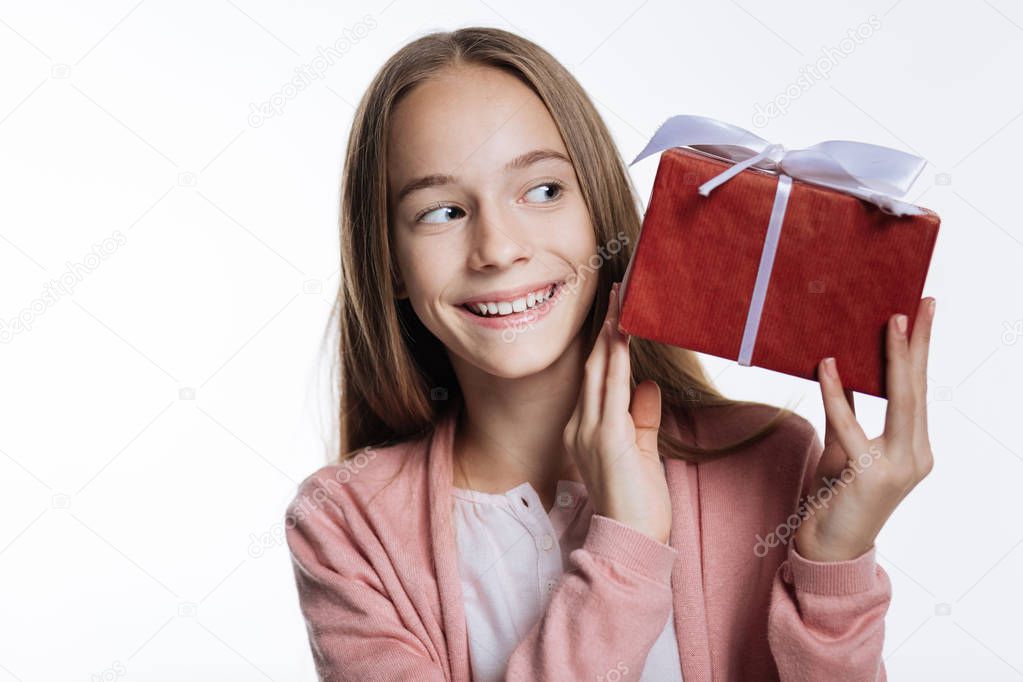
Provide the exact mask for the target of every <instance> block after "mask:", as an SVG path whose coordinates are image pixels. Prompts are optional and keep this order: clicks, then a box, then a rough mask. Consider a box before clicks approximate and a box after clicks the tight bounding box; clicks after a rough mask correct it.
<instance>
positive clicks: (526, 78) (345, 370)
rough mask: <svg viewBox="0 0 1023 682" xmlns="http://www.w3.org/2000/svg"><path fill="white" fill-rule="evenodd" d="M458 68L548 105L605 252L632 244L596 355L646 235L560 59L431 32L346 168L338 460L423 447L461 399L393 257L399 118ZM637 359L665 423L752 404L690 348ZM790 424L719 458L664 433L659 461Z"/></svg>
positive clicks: (644, 350) (337, 312)
mask: <svg viewBox="0 0 1023 682" xmlns="http://www.w3.org/2000/svg"><path fill="white" fill-rule="evenodd" d="M459 65H482V66H489V67H493V68H497V69H501V70H503V71H505V72H506V73H509V74H512V75H514V76H515V77H517V78H518V79H519V80H521V81H522V82H523V83H525V84H526V85H527V86H528V87H529V88H530V89H531V90H532V91H533V92H534V93H536V95H537V96H538V97H539V98H540V100H541V101H542V102H543V103H544V105H545V106H546V107H547V110H548V111H549V112H550V114H551V116H552V118H553V119H554V122H555V124H556V125H557V127H558V130H559V132H560V134H561V137H562V140H563V141H564V144H565V147H566V148H567V150H568V155H569V157H570V159H571V161H572V164H573V165H574V167H575V172H576V174H577V176H578V178H579V186H580V189H581V193H582V196H583V200H584V201H585V204H586V207H587V209H588V211H589V215H590V219H591V222H592V224H593V228H594V231H595V233H596V241H597V244H609V243H610V242H612V241H618V242H619V243H622V245H621V248H619V250H618V251H617V252H615V253H609V252H608V253H607V254H606V255H607V258H606V260H604V262H603V263H602V264H601V266H600V267H599V268H598V269H597V270H596V274H595V276H596V277H597V295H596V297H595V300H594V302H593V305H592V306H591V309H590V312H589V315H588V316H587V318H586V321H585V322H584V325H583V330H582V332H581V333H584V334H586V337H585V338H586V339H587V344H586V345H585V347H586V348H587V349H589V348H592V344H593V342H594V340H595V339H596V338H597V336H596V335H597V334H598V333H599V331H600V327H601V324H602V322H603V320H604V316H605V313H606V310H607V305H608V296H609V294H610V288H611V285H612V284H613V283H614V282H618V281H620V280H621V279H622V277H623V275H624V274H625V269H626V267H627V265H628V262H629V259H630V256H631V254H632V250H633V248H634V246H635V243H636V240H637V239H638V237H639V231H640V225H641V218H640V216H641V213H642V204H641V202H640V201H639V199H638V195H637V192H636V190H635V187H634V186H633V184H632V180H631V178H630V176H629V174H628V169H627V167H626V166H625V164H624V162H623V160H622V158H621V156H620V154H619V153H618V150H617V148H616V147H615V144H614V141H613V139H612V137H611V135H610V133H609V132H608V130H607V128H606V126H605V125H604V122H603V120H602V119H601V117H600V115H599V113H598V112H597V110H596V108H595V107H594V106H593V103H592V102H591V101H590V99H589V97H588V96H587V95H586V93H585V91H584V90H583V88H582V87H581V86H580V85H579V83H578V82H577V81H576V79H575V78H574V77H573V76H572V74H571V73H569V72H568V70H567V69H565V68H564V67H563V66H562V65H561V64H560V63H559V62H558V61H557V60H556V59H555V58H554V57H553V56H551V55H550V54H549V53H548V52H546V51H545V50H543V49H542V48H541V47H539V46H538V45H536V44H535V43H533V42H530V41H529V40H526V39H525V38H522V37H521V36H518V35H516V34H514V33H510V32H508V31H503V30H500V29H497V28H489V27H472V28H462V29H458V30H455V31H450V32H437V33H431V34H429V35H426V36H423V37H420V38H418V39H416V40H413V41H412V42H410V43H408V44H406V45H405V46H403V47H402V48H401V49H399V50H398V51H397V52H396V53H395V54H394V55H393V56H392V57H391V58H390V59H388V60H387V62H386V63H385V64H384V65H383V66H382V67H381V68H380V70H379V71H378V72H377V74H376V75H375V77H374V78H373V81H372V82H371V83H370V85H369V87H368V88H367V90H366V92H365V94H364V95H363V97H362V99H361V100H360V102H359V105H358V108H357V110H356V112H355V118H354V121H353V123H352V129H351V135H350V136H349V138H348V143H347V150H346V155H345V161H344V169H343V176H342V185H341V205H340V221H339V222H340V246H341V276H340V281H339V285H338V292H337V302H336V305H335V307H334V310H333V313H332V315H331V319H330V325H331V328H332V327H333V325H334V323H335V321H336V323H337V337H336V340H337V344H338V348H337V355H336V356H335V357H334V361H335V363H336V364H334V366H333V371H334V374H335V377H336V379H337V381H338V384H337V388H338V389H339V393H338V394H337V397H338V398H339V403H340V404H339V406H338V411H337V416H338V436H339V442H338V448H339V452H338V453H337V461H344V460H346V459H348V458H349V457H352V456H354V455H355V454H356V453H357V452H358V451H360V450H361V449H362V448H365V447H371V446H385V445H388V444H391V443H397V442H401V441H404V440H406V439H409V438H413V437H418V436H421V435H425V434H427V433H429V432H430V430H431V429H432V428H433V426H434V424H435V423H436V422H437V421H438V419H439V418H441V417H442V416H443V414H444V412H445V411H446V410H447V409H449V406H451V405H453V403H454V401H456V400H460V399H461V393H460V389H459V387H458V382H457V380H456V377H455V374H454V371H453V369H452V367H451V364H450V361H449V359H448V356H447V354H446V352H445V349H444V347H443V345H442V344H441V342H440V341H439V340H438V339H437V338H436V337H435V336H434V335H433V334H432V333H431V332H430V331H429V330H427V329H426V327H425V326H424V325H423V324H422V323H421V322H420V320H419V318H418V316H417V315H416V314H415V312H414V311H413V309H412V307H411V305H410V303H409V301H408V299H398V298H397V297H396V293H397V291H398V282H399V279H400V278H399V273H398V269H397V265H396V261H395V259H394V257H393V255H392V252H391V244H390V239H391V236H390V231H389V222H390V221H389V218H388V187H387V139H388V136H387V133H388V130H389V125H390V122H391V113H392V111H393V110H394V108H395V106H396V105H397V104H398V102H400V101H401V99H402V97H404V96H405V95H407V94H408V93H409V92H410V91H411V90H412V89H413V88H415V87H416V85H418V84H420V83H422V82H424V81H425V80H427V79H429V78H430V77H432V76H434V75H436V74H437V73H438V72H439V71H441V70H442V69H445V68H449V67H453V66H459ZM622 233H624V238H623V237H622V236H621V235H622ZM616 235H617V236H616ZM608 251H609V250H608ZM630 356H631V364H632V378H631V380H630V385H631V388H632V389H633V390H634V389H635V387H636V385H637V384H638V383H640V382H642V381H644V380H646V379H653V380H655V381H656V382H657V383H658V385H659V386H660V389H661V396H662V401H661V409H662V417H663V416H664V415H666V414H667V413H668V412H669V411H671V412H672V413H673V414H674V415H676V416H679V415H681V417H682V419H683V420H684V423H685V424H687V425H690V426H691V425H692V424H693V419H692V417H693V414H694V412H695V411H696V410H703V409H709V408H726V409H727V408H728V407H735V406H738V405H741V404H749V402H748V401H737V400H731V399H728V398H726V397H725V396H724V395H722V394H721V393H720V392H719V391H718V390H717V389H716V388H715V387H714V386H713V384H712V382H711V381H710V379H708V377H707V375H706V373H705V372H704V369H703V366H702V365H701V363H700V361H699V358H697V356H696V354H695V353H694V352H692V351H690V350H685V349H681V348H675V347H672V346H668V345H664V344H659V343H655V342H652V341H648V340H645V339H641V338H638V337H634V338H633V339H632V341H631V343H630ZM790 414H791V411H790V410H789V409H788V408H777V411H776V413H775V414H774V415H772V417H771V418H770V419H769V420H767V421H766V423H765V424H763V425H760V426H759V427H758V428H756V429H754V430H753V431H752V432H751V433H749V434H747V435H746V436H744V437H742V438H741V439H740V440H738V441H736V442H733V443H729V444H727V445H725V446H720V447H716V448H703V447H699V446H696V445H690V444H687V443H683V442H682V441H680V440H678V439H677V438H674V437H673V436H671V435H670V434H669V433H667V432H666V429H661V432H660V435H659V440H658V445H659V448H660V449H659V452H660V453H661V454H662V455H663V456H667V457H676V458H680V459H687V460H689V461H701V460H708V459H713V458H716V457H721V456H724V455H727V454H730V453H733V452H736V451H739V450H741V449H743V448H745V447H747V446H749V445H751V444H752V443H755V442H756V441H758V440H760V439H762V438H764V437H766V436H767V435H768V434H769V433H771V432H772V431H773V430H774V429H775V428H776V427H777V426H778V424H779V423H781V422H782V421H783V420H784V419H785V418H786V417H788V416H789V415H790ZM662 423H663V422H662Z"/></svg>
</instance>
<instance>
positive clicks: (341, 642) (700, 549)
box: [286, 402, 891, 682]
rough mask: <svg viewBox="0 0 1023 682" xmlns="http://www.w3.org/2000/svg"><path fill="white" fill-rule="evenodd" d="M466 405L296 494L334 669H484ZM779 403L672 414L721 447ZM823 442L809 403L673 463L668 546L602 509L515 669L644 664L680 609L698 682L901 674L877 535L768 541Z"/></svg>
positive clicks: (311, 586) (293, 543) (609, 674)
mask: <svg viewBox="0 0 1023 682" xmlns="http://www.w3.org/2000/svg"><path fill="white" fill-rule="evenodd" d="M459 411H460V405H459V404H458V403H457V402H455V403H454V404H453V405H452V406H451V409H449V410H448V411H447V413H446V416H444V417H442V418H441V419H440V420H439V422H438V424H436V427H435V428H434V429H432V431H431V433H430V434H428V435H427V436H424V437H422V438H420V439H414V440H411V441H407V442H405V443H401V444H397V445H391V446H389V447H386V448H379V449H373V448H370V449H367V450H366V451H364V452H363V453H361V454H360V455H359V456H358V457H356V458H354V459H352V460H349V461H348V462H346V463H344V464H340V465H330V466H326V467H323V468H321V469H320V470H318V471H317V472H315V473H314V474H312V475H311V476H309V477H308V478H307V479H306V480H305V481H303V482H302V484H301V486H300V489H299V491H298V493H297V495H296V496H295V499H294V500H293V501H292V502H291V504H290V505H289V506H288V511H287V517H286V527H287V541H288V546H289V548H290V551H291V556H292V562H293V566H294V574H295V579H296V583H297V587H298V597H299V603H300V606H301V609H302V613H303V616H304V617H305V620H306V624H307V630H308V635H309V640H310V644H311V647H312V653H313V658H314V660H315V663H316V668H317V671H318V673H319V675H320V678H321V679H324V680H358V681H359V682H371V681H377V680H379V681H381V682H382V681H387V682H391V681H393V680H429V681H430V682H440V681H442V680H444V681H458V682H468V681H469V680H470V678H471V673H470V664H469V656H468V640H467V633H466V625H465V617H464V613H463V604H462V595H461V587H460V579H459V572H458V556H457V547H456V538H455V535H454V527H453V524H452V521H451V509H452V505H453V503H454V502H453V498H452V495H451V488H452V478H451V471H452V469H451V453H452V442H453V435H454V429H455V423H456V419H457V415H458V413H459ZM772 411H773V408H772V407H770V406H766V405H760V404H744V405H740V406H738V407H736V408H718V407H715V408H702V409H698V410H696V411H695V414H696V416H695V435H694V433H693V432H690V431H689V430H688V429H686V428H684V426H682V421H681V420H678V419H676V418H675V417H674V415H666V419H665V420H664V422H665V423H662V428H668V429H671V430H672V431H671V432H672V433H673V434H675V435H676V436H679V437H680V438H682V439H683V440H684V441H686V442H689V443H694V442H695V443H698V444H700V445H703V446H713V445H719V444H725V443H727V442H731V441H732V440H734V439H736V437H738V436H740V435H742V434H744V433H746V432H748V430H749V429H750V427H755V426H758V425H760V424H762V423H764V422H765V421H766V420H767V418H768V417H769V416H770V414H771V412H772ZM820 454H821V443H820V440H819V438H818V436H817V433H816V431H815V430H814V428H813V425H812V424H810V423H809V422H808V421H807V420H806V419H804V418H802V417H799V416H794V417H793V418H790V419H788V420H787V421H786V422H785V423H784V424H783V425H782V426H781V427H780V428H779V430H778V431H776V432H775V433H773V434H772V435H771V436H769V437H768V438H767V439H765V440H763V441H761V442H760V443H758V444H757V445H755V446H752V447H750V448H747V449H746V450H744V451H742V452H741V453H739V454H735V455H731V456H728V457H725V458H723V459H719V460H716V461H713V462H708V463H704V464H699V465H693V464H690V463H687V462H685V461H682V460H676V459H671V458H669V459H666V460H665V463H666V467H665V468H666V472H667V477H668V486H669V490H670V494H671V504H672V513H673V522H672V530H671V537H670V539H669V542H668V545H665V544H662V543H659V542H657V541H656V540H654V539H653V538H650V537H648V536H646V535H644V534H642V533H640V532H639V531H636V530H633V529H632V528H630V527H629V526H626V525H624V524H621V523H618V522H617V521H614V520H612V519H610V518H607V517H605V516H601V515H599V514H594V515H593V516H592V518H591V521H590V527H589V531H588V533H587V536H586V539H585V541H584V543H583V546H582V547H581V548H579V549H576V550H575V551H573V552H572V553H571V555H570V557H569V558H570V561H569V565H567V566H566V567H565V573H564V575H563V576H562V579H561V582H560V583H559V584H558V586H557V588H556V589H555V591H554V593H553V595H552V597H551V600H550V602H549V605H548V607H547V610H546V612H545V613H544V615H543V617H542V618H541V619H540V620H539V622H538V623H537V624H536V625H535V626H534V627H533V628H532V630H530V632H529V633H528V634H527V635H526V637H525V638H524V639H523V640H522V642H521V643H520V644H519V645H518V647H517V648H516V649H515V651H514V652H513V654H512V656H511V658H510V660H509V664H508V672H507V678H506V679H509V680H611V679H622V678H623V677H624V678H627V677H628V672H625V671H633V672H634V673H635V674H638V671H639V670H641V669H642V667H643V662H644V660H645V658H646V655H647V653H648V651H649V650H650V648H651V646H652V645H653V643H654V641H655V640H656V639H657V636H658V634H659V633H660V631H661V629H662V626H663V624H664V620H665V619H666V618H667V617H668V614H669V613H670V612H671V610H672V606H674V614H675V615H674V618H675V631H676V633H677V637H678V647H679V653H680V657H681V662H682V673H683V676H684V678H685V680H686V682H703V681H705V680H711V679H717V680H744V681H745V680H779V679H780V680H793V681H794V680H807V681H810V680H812V681H814V682H818V681H821V680H843V681H849V680H875V681H876V680H885V679H886V675H885V670H884V665H883V663H882V662H881V651H882V645H883V641H884V616H885V613H886V611H887V609H888V604H889V602H890V599H891V583H890V582H889V580H888V576H887V574H886V573H885V572H884V570H883V569H882V568H881V567H880V566H878V565H877V564H876V563H875V560H874V549H873V548H871V549H870V550H868V551H867V552H866V553H864V554H863V555H862V556H860V557H857V558H856V559H852V560H850V561H843V562H814V561H809V560H807V559H805V558H803V557H801V556H800V555H799V554H798V553H796V552H795V551H794V549H793V548H792V545H791V542H789V543H788V544H785V543H778V544H776V545H775V546H774V547H773V548H771V549H769V550H767V553H766V555H765V556H763V557H761V556H759V555H758V554H763V553H764V552H763V551H760V552H759V553H757V552H755V551H754V549H755V547H756V545H757V542H758V538H766V537H768V534H769V533H771V532H772V531H777V529H778V528H779V527H782V526H784V525H785V524H786V523H787V521H786V519H787V518H788V517H789V515H790V514H792V513H793V512H794V511H795V509H796V507H797V504H798V501H799V497H800V495H803V494H808V493H809V492H810V487H811V485H812V476H813V472H814V468H815V465H816V462H817V460H818V458H819V457H820ZM403 465H404V466H403ZM392 479H393V480H392ZM388 481H391V482H390V484H388ZM690 482H692V483H690ZM694 494H695V496H696V499H695V500H694ZM694 509H695V511H694ZM793 518H795V517H793ZM761 549H762V546H761Z"/></svg>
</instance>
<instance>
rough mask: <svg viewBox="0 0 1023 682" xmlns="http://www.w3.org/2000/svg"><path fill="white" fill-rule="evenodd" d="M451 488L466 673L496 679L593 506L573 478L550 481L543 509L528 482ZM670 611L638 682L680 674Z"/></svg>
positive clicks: (477, 680)
mask: <svg viewBox="0 0 1023 682" xmlns="http://www.w3.org/2000/svg"><path fill="white" fill-rule="evenodd" d="M452 494H453V495H454V498H455V508H454V519H453V520H454V523H455V528H456V535H457V539H458V552H459V570H460V573H461V581H462V596H463V599H464V603H465V617H466V627H467V629H468V633H469V657H470V661H471V664H472V677H473V680H474V682H489V681H490V680H503V679H504V673H505V669H506V668H507V666H508V659H509V657H510V656H511V654H512V651H514V650H515V647H516V646H518V643H519V642H521V641H522V639H523V638H524V637H525V636H526V634H527V633H528V632H529V630H530V628H532V627H533V625H535V624H536V622H537V621H538V620H539V619H540V617H541V616H542V615H543V612H544V610H545V609H546V608H547V603H548V602H549V601H550V596H551V594H552V593H553V592H554V589H555V587H556V586H557V584H558V582H559V580H560V579H561V575H562V574H563V573H564V567H565V566H567V565H569V564H568V555H569V554H570V553H571V552H572V551H573V550H575V549H578V548H579V547H581V546H582V544H583V540H585V538H586V532H587V530H588V529H589V525H590V517H591V516H592V515H593V507H592V505H591V504H590V502H589V499H588V496H587V494H586V486H585V485H584V484H582V483H580V482H578V481H564V480H562V481H558V487H557V497H556V498H555V500H556V501H555V503H554V506H553V507H552V508H551V510H550V512H546V511H544V508H543V503H542V502H541V501H540V496H539V495H537V493H536V491H535V490H533V486H532V485H531V484H530V483H529V482H528V481H527V482H525V483H522V484H520V485H518V486H516V487H514V488H512V489H511V490H509V491H507V492H505V493H503V494H502V493H482V492H478V491H475V490H469V489H467V488H459V487H457V486H456V487H453V488H452ZM673 615H674V614H672V613H669V615H668V620H667V622H666V623H665V624H664V629H663V630H662V631H661V634H660V635H659V636H658V638H657V641H655V642H654V645H653V647H652V648H651V649H650V653H649V654H648V655H647V659H646V664H645V665H644V666H643V673H642V675H641V676H640V677H639V680H640V681H641V682H651V681H654V680H656V681H657V682H681V680H682V663H681V661H680V660H679V655H678V642H677V640H676V639H675V626H674V617H673ZM609 616H610V614H609Z"/></svg>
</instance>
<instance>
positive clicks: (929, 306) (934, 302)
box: [927, 298, 938, 317]
mask: <svg viewBox="0 0 1023 682" xmlns="http://www.w3.org/2000/svg"><path fill="white" fill-rule="evenodd" d="M937 305H938V299H936V298H932V299H931V300H930V302H929V303H928V304H927V314H928V315H930V316H931V317H934V308H935V307H936V306H937Z"/></svg>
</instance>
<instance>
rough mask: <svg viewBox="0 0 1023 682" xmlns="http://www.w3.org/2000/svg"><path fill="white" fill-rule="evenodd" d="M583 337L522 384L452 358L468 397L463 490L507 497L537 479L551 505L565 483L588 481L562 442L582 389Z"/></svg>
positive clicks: (458, 473) (458, 480) (459, 456)
mask: <svg viewBox="0 0 1023 682" xmlns="http://www.w3.org/2000/svg"><path fill="white" fill-rule="evenodd" d="M581 336H582V335H579V336H577V337H576V339H575V340H574V341H573V342H572V344H571V345H570V346H569V347H568V349H566V351H565V352H564V353H563V354H562V355H561V357H560V358H558V359H557V360H556V361H555V362H554V363H552V364H551V365H550V366H549V367H547V368H546V369H544V370H543V371H541V372H537V373H535V374H531V375H529V376H526V377H520V378H515V379H508V378H504V377H496V376H493V375H491V374H487V373H486V372H483V371H481V370H480V369H479V368H477V367H475V366H471V365H469V364H468V363H466V362H465V361H464V360H462V359H461V358H458V357H455V356H453V355H452V356H450V357H451V361H452V366H453V367H454V370H455V374H456V376H457V377H458V383H459V386H460V387H461V390H462V395H463V397H464V404H463V409H462V416H461V419H460V420H459V424H458V427H457V429H456V432H455V439H454V453H453V459H454V462H453V470H454V473H453V477H454V481H453V483H454V485H455V486H457V487H461V488H470V489H472V490H478V491H480V492H486V493H503V492H506V491H507V490H509V489H510V488H514V487H515V486H517V485H519V484H521V483H523V482H524V481H529V483H530V484H532V486H533V488H534V489H535V490H536V492H537V494H538V495H539V496H540V499H541V500H542V501H543V502H544V504H545V506H546V507H550V506H551V505H552V504H553V500H554V496H555V492H556V489H557V482H558V480H560V479H564V480H572V481H580V482H581V481H582V477H581V476H580V475H579V471H578V469H577V467H576V465H575V462H574V461H573V460H572V458H571V456H569V455H568V454H567V453H566V452H565V448H564V444H563V442H562V437H563V433H564V429H565V425H566V424H567V423H568V420H569V418H570V417H571V416H572V412H573V411H574V410H575V406H576V401H577V400H578V396H579V387H580V386H581V384H582V377H583V365H584V363H585V358H584V355H583V348H582V339H581Z"/></svg>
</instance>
